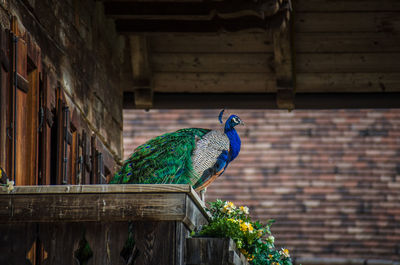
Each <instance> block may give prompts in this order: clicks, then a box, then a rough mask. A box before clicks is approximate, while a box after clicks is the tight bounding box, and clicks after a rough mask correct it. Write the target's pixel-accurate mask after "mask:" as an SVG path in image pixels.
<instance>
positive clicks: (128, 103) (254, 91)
mask: <svg viewBox="0 0 400 265" xmlns="http://www.w3.org/2000/svg"><path fill="white" fill-rule="evenodd" d="M103 2H104V8H105V13H106V15H107V16H108V17H110V18H112V19H114V20H115V24H116V28H117V30H118V31H119V32H120V33H121V34H126V35H127V36H128V37H129V39H130V49H131V60H132V71H133V82H132V86H131V87H130V88H129V89H127V90H126V91H125V97H124V107H126V108H205V107H214V108H220V107H223V106H225V107H231V108H233V107H241V108H285V109H292V108H340V107H400V35H399V33H400V1H398V0H381V1H376V0H335V1H332V0H296V1H293V2H292V3H291V2H290V0H253V1H249V0H230V1H229V0H220V1H217V0H203V1H202V0H197V1H196V0H179V1H178V0H176V1H173V0H158V1H157V0H150V1H149V0H130V1H129V0H123V1H122V0H119V1H116V0H103Z"/></svg>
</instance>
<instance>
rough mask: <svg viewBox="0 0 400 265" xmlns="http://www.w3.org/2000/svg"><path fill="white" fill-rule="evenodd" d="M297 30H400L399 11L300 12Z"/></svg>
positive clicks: (297, 19)
mask: <svg viewBox="0 0 400 265" xmlns="http://www.w3.org/2000/svg"><path fill="white" fill-rule="evenodd" d="M295 25H296V29H295V30H296V32H386V33H397V32H399V31H400V15H399V13H398V12H365V13H362V12H334V13H325V12H318V13H313V12H311V13H298V14H296V16H295Z"/></svg>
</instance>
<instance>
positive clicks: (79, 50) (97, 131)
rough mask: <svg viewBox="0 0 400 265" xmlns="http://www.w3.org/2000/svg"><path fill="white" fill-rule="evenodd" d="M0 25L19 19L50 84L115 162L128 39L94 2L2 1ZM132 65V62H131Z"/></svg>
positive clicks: (119, 145) (119, 153)
mask: <svg viewBox="0 0 400 265" xmlns="http://www.w3.org/2000/svg"><path fill="white" fill-rule="evenodd" d="M1 7H2V8H1V10H0V15H1V24H2V26H3V27H5V28H10V17H11V16H16V18H17V20H18V21H19V23H20V24H21V25H22V26H23V27H24V28H25V29H26V31H27V32H28V33H29V34H30V36H31V37H32V38H33V40H34V41H35V42H36V43H37V44H38V46H39V48H40V49H41V56H42V64H43V68H44V69H46V72H47V73H48V75H49V76H50V79H51V85H52V86H53V87H54V89H55V87H56V86H59V87H61V89H62V91H63V94H64V95H65V100H66V102H67V104H68V105H69V107H70V109H71V113H77V115H78V116H80V119H81V120H83V121H84V122H85V123H86V125H87V126H88V127H89V129H90V131H91V132H90V133H93V134H94V135H96V136H97V137H98V138H99V139H100V141H101V142H102V144H103V145H104V146H105V148H106V149H107V150H108V151H109V152H110V153H111V154H112V156H113V157H114V159H115V160H119V159H120V158H121V156H122V134H121V131H122V89H121V86H122V85H123V82H122V80H121V75H122V71H121V69H122V66H124V65H129V63H128V62H126V61H125V54H124V53H125V38H123V37H122V36H118V35H117V34H116V32H115V29H114V24H113V22H112V21H111V20H108V19H106V18H105V17H104V11H103V8H102V4H101V3H100V2H95V1H94V0H66V1H59V0H25V1H21V0H13V1H7V0H3V1H1ZM128 61H129V60H128Z"/></svg>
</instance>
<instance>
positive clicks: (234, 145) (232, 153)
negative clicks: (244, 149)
mask: <svg viewBox="0 0 400 265" xmlns="http://www.w3.org/2000/svg"><path fill="white" fill-rule="evenodd" d="M225 134H226V136H228V139H229V142H230V148H229V160H228V163H229V162H231V161H233V160H234V159H235V158H236V157H237V156H238V155H239V152H240V145H241V141H240V137H239V135H238V133H237V132H236V130H235V129H234V128H232V129H229V130H226V129H225ZM228 163H227V164H228Z"/></svg>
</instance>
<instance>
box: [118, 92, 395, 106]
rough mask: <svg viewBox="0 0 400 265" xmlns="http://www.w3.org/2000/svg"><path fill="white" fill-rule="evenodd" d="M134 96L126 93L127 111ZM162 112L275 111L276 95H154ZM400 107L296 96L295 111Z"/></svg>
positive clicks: (386, 97) (360, 97)
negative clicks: (170, 109)
mask: <svg viewBox="0 0 400 265" xmlns="http://www.w3.org/2000/svg"><path fill="white" fill-rule="evenodd" d="M130 98H132V94H130V93H124V108H128V109H129V108H134V106H132V105H130V102H131V100H129V99H130ZM154 106H155V108H159V109H168V108H174V109H199V108H216V109H220V108H222V107H227V108H231V109H234V108H239V109H276V95H275V93H155V95H154ZM338 108H349V109H357V108H400V93H399V92H396V93H394V92H392V93H351V92H346V93H297V94H296V109H338Z"/></svg>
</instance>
